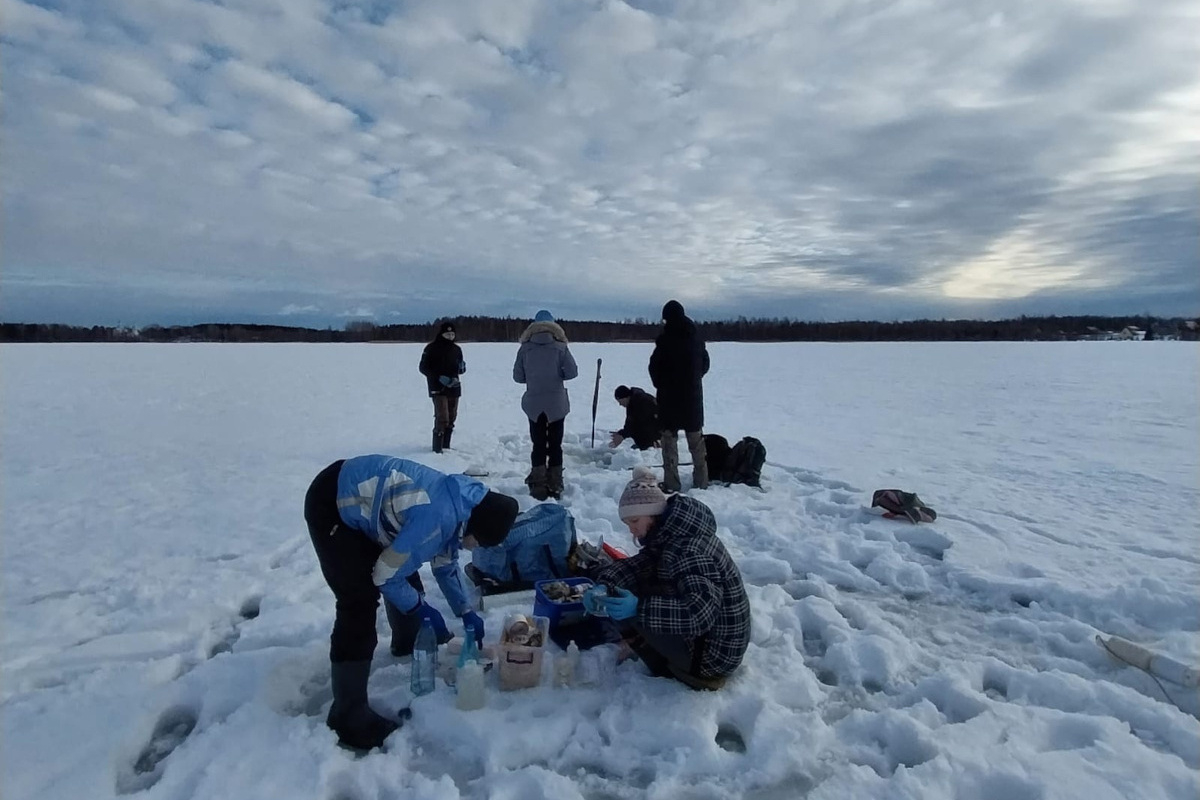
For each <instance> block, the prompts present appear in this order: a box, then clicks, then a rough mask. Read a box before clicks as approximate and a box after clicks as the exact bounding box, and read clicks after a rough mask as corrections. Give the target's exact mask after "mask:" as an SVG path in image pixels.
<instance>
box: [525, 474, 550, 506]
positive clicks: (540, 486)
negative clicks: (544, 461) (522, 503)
mask: <svg viewBox="0 0 1200 800" xmlns="http://www.w3.org/2000/svg"><path fill="white" fill-rule="evenodd" d="M525 485H526V486H528V487H529V495H530V497H532V498H533V499H534V500H545V499H546V498H547V497H549V496H550V487H549V486H548V484H547V482H546V468H545V467H532V468H530V470H529V475H527V476H526V477H525Z"/></svg>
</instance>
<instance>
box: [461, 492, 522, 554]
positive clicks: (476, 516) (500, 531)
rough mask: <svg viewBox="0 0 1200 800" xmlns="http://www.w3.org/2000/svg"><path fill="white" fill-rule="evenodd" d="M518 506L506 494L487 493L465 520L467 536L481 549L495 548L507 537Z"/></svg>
mask: <svg viewBox="0 0 1200 800" xmlns="http://www.w3.org/2000/svg"><path fill="white" fill-rule="evenodd" d="M519 509H520V506H519V505H518V504H517V501H516V500H515V499H514V498H512V497H509V496H508V495H506V494H500V493H499V492H493V491H490V490H489V491H488V493H487V494H485V495H484V496H483V499H482V500H480V501H479V505H477V506H475V509H474V510H473V511H472V512H471V516H470V518H469V519H468V520H467V530H466V535H467V536H474V537H475V541H477V542H479V544H480V546H481V547H495V546H496V545H498V544H500V543H501V542H503V541H504V539H505V537H507V536H508V530H509V528H511V527H512V524H513V520H515V519H516V518H517V511H518V510H519Z"/></svg>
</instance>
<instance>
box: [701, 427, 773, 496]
mask: <svg viewBox="0 0 1200 800" xmlns="http://www.w3.org/2000/svg"><path fill="white" fill-rule="evenodd" d="M766 460H767V448H766V447H764V446H763V443H762V442H760V441H759V440H758V439H755V438H754V437H753V436H743V437H742V440H741V441H740V442H738V443H737V444H735V445H734V446H733V447H731V448H730V449H729V455H727V456H725V464H724V466H723V467H722V468H721V473H720V475H719V476H718V477H717V480H720V481H724V482H725V483H745V484H749V485H750V486H759V485H760V484H759V481H760V480H761V479H762V468H763V464H764V463H766ZM710 477H711V476H710Z"/></svg>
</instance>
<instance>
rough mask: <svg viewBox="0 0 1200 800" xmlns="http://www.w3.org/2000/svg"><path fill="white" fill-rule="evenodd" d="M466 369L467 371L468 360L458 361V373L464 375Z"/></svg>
mask: <svg viewBox="0 0 1200 800" xmlns="http://www.w3.org/2000/svg"><path fill="white" fill-rule="evenodd" d="M466 371H467V362H466V361H463V360H461V359H460V360H459V362H458V374H459V375H462V374H463V373H464V372H466Z"/></svg>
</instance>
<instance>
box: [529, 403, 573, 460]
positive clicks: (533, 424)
mask: <svg viewBox="0 0 1200 800" xmlns="http://www.w3.org/2000/svg"><path fill="white" fill-rule="evenodd" d="M566 422H567V419H566V417H563V418H562V419H560V420H556V421H554V422H550V421H549V420H548V419H547V418H546V415H545V414H538V418H537V419H531V420H529V438H530V439H532V440H533V453H532V454H530V456H529V461H530V463H531V464H532V465H533V466H535V467H544V466H547V461H548V462H549V466H551V467H561V466H562V463H563V454H562V440H563V426H564V425H565V424H566Z"/></svg>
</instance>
